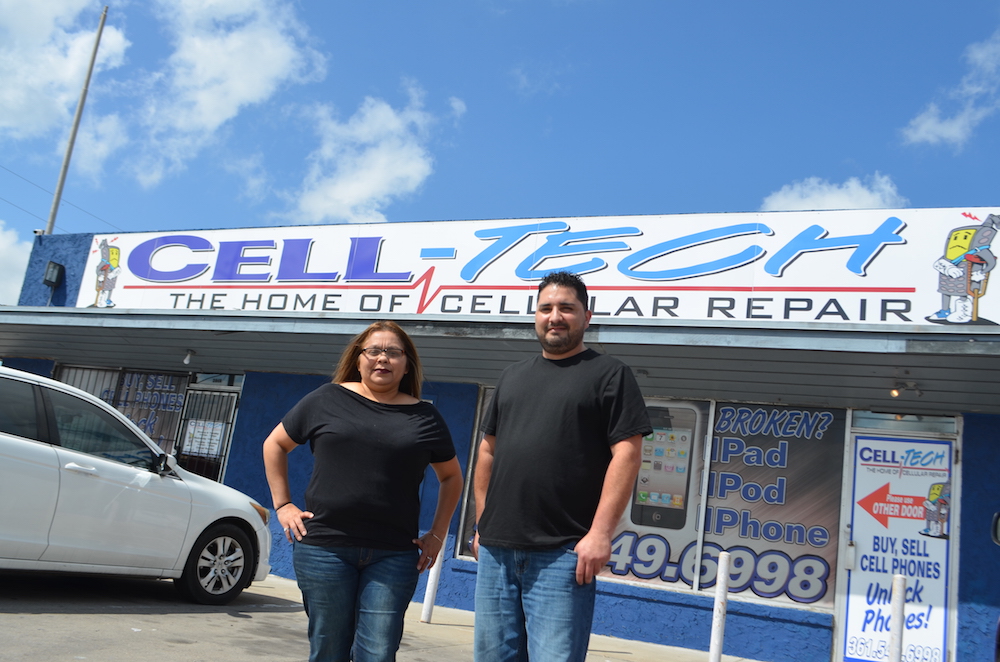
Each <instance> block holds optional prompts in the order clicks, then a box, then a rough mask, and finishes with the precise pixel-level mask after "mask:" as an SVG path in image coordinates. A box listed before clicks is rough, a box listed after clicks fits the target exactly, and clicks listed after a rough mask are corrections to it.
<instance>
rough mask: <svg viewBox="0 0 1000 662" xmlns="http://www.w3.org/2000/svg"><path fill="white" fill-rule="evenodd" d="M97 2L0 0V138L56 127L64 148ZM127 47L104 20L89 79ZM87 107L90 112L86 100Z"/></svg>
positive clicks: (33, 134)
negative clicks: (93, 69)
mask: <svg viewBox="0 0 1000 662" xmlns="http://www.w3.org/2000/svg"><path fill="white" fill-rule="evenodd" d="M98 7H99V6H98V5H95V4H94V3H93V2H90V1H89V0H46V1H45V2H23V1H18V2H15V1H14V0H0V81H3V84H2V85H0V138H11V139H15V140H22V139H29V138H36V137H39V136H45V135H47V134H50V133H52V132H53V131H56V132H58V135H59V136H62V137H63V140H62V144H63V149H65V137H64V136H65V135H66V133H67V132H68V129H69V126H70V124H71V122H72V118H73V113H74V112H75V111H76V105H77V102H78V101H79V98H80V90H81V89H82V87H83V81H84V79H85V78H86V74H87V67H88V66H89V64H90V56H91V53H92V52H93V49H94V38H95V37H96V30H97V24H98V21H99V20H100V12H99V11H95V10H96V9H97V8H98ZM128 47H129V42H128V40H126V39H125V36H124V34H123V33H122V32H121V31H120V30H119V29H118V28H116V27H114V26H112V25H105V27H104V33H103V35H102V36H101V46H100V49H99V50H98V55H97V62H96V64H95V72H94V80H99V79H100V76H101V73H102V72H105V71H108V70H111V69H115V68H116V67H119V66H121V64H122V62H123V61H124V55H125V51H126V49H127V48H128ZM91 92H93V90H91ZM87 109H88V112H90V113H91V114H93V110H92V106H91V103H90V101H89V100H88V107H87Z"/></svg>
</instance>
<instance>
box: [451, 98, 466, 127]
mask: <svg viewBox="0 0 1000 662" xmlns="http://www.w3.org/2000/svg"><path fill="white" fill-rule="evenodd" d="M448 105H449V106H451V115H452V117H454V118H455V121H456V122H458V120H460V119H462V116H463V115H465V112H466V111H467V110H468V108H467V107H466V105H465V102H464V101H462V100H461V99H459V98H458V97H448Z"/></svg>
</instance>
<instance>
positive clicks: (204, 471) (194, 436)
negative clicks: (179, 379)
mask: <svg viewBox="0 0 1000 662" xmlns="http://www.w3.org/2000/svg"><path fill="white" fill-rule="evenodd" d="M238 400H239V394H237V393H235V392H232V391H214V390H202V389H196V388H192V389H189V390H188V393H187V398H186V399H185V401H184V412H183V414H182V415H181V427H180V435H179V437H180V438H179V439H178V448H177V453H176V455H177V462H178V464H180V466H181V467H183V468H184V469H187V470H188V471H191V472H193V473H196V474H198V475H200V476H204V477H205V478H210V479H212V480H215V481H218V480H220V479H221V478H222V474H223V471H224V470H225V459H226V457H227V455H228V452H229V440H230V436H231V435H232V429H233V421H234V420H235V417H236V405H237V401H238Z"/></svg>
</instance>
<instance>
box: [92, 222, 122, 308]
mask: <svg viewBox="0 0 1000 662" xmlns="http://www.w3.org/2000/svg"><path fill="white" fill-rule="evenodd" d="M100 249H101V261H100V262H99V263H98V264H97V284H96V289H97V300H96V301H95V302H94V306H96V307H97V308H114V307H115V304H114V302H113V301H112V300H111V292H112V291H113V290H114V289H115V285H116V284H117V282H118V276H119V274H121V272H122V270H121V267H119V266H118V264H119V260H120V259H121V249H120V248H118V247H117V246H109V245H108V240H107V239H102V240H101V245H100Z"/></svg>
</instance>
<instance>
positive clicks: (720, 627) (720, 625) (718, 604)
mask: <svg viewBox="0 0 1000 662" xmlns="http://www.w3.org/2000/svg"><path fill="white" fill-rule="evenodd" d="M727 604H729V552H719V570H718V573H717V574H716V575H715V609H714V611H713V612H712V643H711V644H710V645H709V648H708V662H720V660H722V639H723V637H724V636H725V635H726V605H727Z"/></svg>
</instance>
